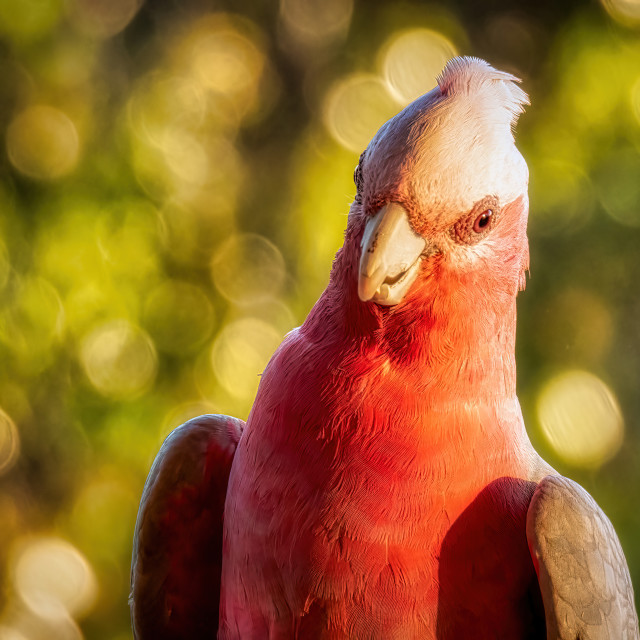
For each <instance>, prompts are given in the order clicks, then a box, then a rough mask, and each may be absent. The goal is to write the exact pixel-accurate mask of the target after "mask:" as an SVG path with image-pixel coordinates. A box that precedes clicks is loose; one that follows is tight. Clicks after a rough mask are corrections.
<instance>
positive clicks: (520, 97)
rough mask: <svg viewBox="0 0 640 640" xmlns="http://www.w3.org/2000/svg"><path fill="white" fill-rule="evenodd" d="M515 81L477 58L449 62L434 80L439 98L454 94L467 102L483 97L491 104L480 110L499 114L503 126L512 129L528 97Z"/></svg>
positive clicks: (457, 59) (517, 79)
mask: <svg viewBox="0 0 640 640" xmlns="http://www.w3.org/2000/svg"><path fill="white" fill-rule="evenodd" d="M517 82H520V79H519V78H516V77H515V76H514V75H511V74H510V73H507V72H506V71H498V69H494V68H493V67H492V66H491V65H490V64H489V63H488V62H485V61H484V60H481V59H480V58H473V57H464V58H453V59H452V60H449V62H448V63H447V65H446V66H445V68H444V69H443V70H442V73H441V74H440V75H439V76H438V86H439V87H440V92H441V94H442V95H443V96H452V95H454V94H458V95H466V96H469V97H471V98H478V97H481V96H482V97H484V98H485V100H487V101H491V102H493V104H483V105H482V107H483V110H485V111H488V110H489V109H490V108H491V107H493V108H494V109H495V110H498V111H500V110H502V111H504V113H505V117H506V118H507V122H508V123H509V124H510V125H511V127H512V128H513V127H514V126H515V124H516V122H517V120H518V116H519V115H520V114H521V113H522V112H523V111H524V105H527V104H529V97H528V96H527V94H526V93H525V92H524V91H523V90H522V89H521V88H520V87H519V86H518V85H517V84H516V83H517Z"/></svg>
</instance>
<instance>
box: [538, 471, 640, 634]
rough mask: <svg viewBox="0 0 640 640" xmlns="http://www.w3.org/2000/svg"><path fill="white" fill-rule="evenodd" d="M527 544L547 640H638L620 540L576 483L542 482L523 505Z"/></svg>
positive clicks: (557, 478) (564, 480) (558, 479)
mask: <svg viewBox="0 0 640 640" xmlns="http://www.w3.org/2000/svg"><path fill="white" fill-rule="evenodd" d="M527 539H528V542H529V549H530V551H531V556H532V558H533V562H534V565H535V567H536V572H537V574H538V581H539V583H540V590H541V592H542V600H543V602H544V609H545V616H546V623H547V638H548V640H640V633H639V632H638V616H637V614H636V610H635V606H634V600H633V587H632V585H631V577H630V576H629V569H628V567H627V562H626V560H625V557H624V553H623V552H622V547H621V546H620V541H619V540H618V536H617V535H616V532H615V530H614V529H613V526H612V524H611V522H610V521H609V519H608V518H607V516H605V515H604V513H603V512H602V510H601V509H600V507H598V505H597V504H596V502H595V500H594V499H593V498H592V497H591V496H590V495H589V494H588V493H587V492H586V491H585V490H584V489H583V488H582V487H581V486H580V485H579V484H577V483H575V482H573V481H571V480H569V479H567V478H564V477H562V476H546V477H545V478H543V479H542V481H541V482H540V483H539V484H538V487H537V488H536V491H535V493H534V494H533V498H532V499H531V504H530V506H529V511H528V514H527Z"/></svg>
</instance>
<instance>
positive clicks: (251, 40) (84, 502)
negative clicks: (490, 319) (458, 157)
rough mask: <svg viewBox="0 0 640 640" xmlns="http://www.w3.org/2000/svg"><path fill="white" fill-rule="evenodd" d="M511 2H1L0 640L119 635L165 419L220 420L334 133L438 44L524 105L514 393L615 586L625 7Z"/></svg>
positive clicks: (628, 458)
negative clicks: (492, 76) (579, 488)
mask: <svg viewBox="0 0 640 640" xmlns="http://www.w3.org/2000/svg"><path fill="white" fill-rule="evenodd" d="M511 5H512V3H507V2H506V1H497V2H493V3H490V6H491V8H490V9H489V8H487V7H488V6H489V5H486V4H484V3H474V2H471V0H457V1H456V2H452V3H440V4H438V3H433V4H425V3H418V2H414V3H391V2H379V1H378V2H364V1H363V0H360V1H359V2H357V3H354V0H327V1H326V2H322V3H321V2H313V1H312V0H280V3H279V6H277V3H276V4H274V3H255V2H249V0H241V1H239V2H234V3H231V2H230V1H228V2H211V3H209V2H205V1H204V0H184V1H181V2H178V1H177V0H164V1H157V2H152V1H148V2H147V4H142V2H141V0H115V1H114V0H68V1H67V2H63V1H62V0H29V1H28V2H26V1H25V0H4V1H3V2H2V3H0V77H2V79H3V81H2V83H0V131H2V134H3V136H2V139H1V142H2V145H3V148H4V153H3V154H2V155H1V157H0V295H1V297H2V305H1V306H0V569H1V576H2V582H1V584H2V591H1V592H0V594H1V595H0V598H1V605H2V614H1V617H0V637H2V638H17V639H23V638H26V639H40V638H43V639H52V638H65V639H66V638H81V637H83V636H84V637H87V638H95V639H101V638H105V639H106V638H110V639H114V638H116V639H120V638H122V639H124V638H128V637H130V632H129V615H128V608H127V593H128V579H129V576H128V572H129V560H130V553H131V537H132V532H133V526H134V521H135V514H136V509H137V502H138V499H139V496H140V493H141V489H142V486H143V482H144V479H145V477H146V474H147V471H148V469H149V466H150V463H151V460H152V459H153V456H154V454H155V453H156V451H157V450H158V448H159V445H160V443H161V442H162V439H163V438H164V437H165V435H166V434H167V433H168V431H169V430H170V429H172V428H173V427H175V426H177V425H178V424H180V423H181V422H182V421H184V420H185V419H188V418H190V417H192V416H194V415H197V414H200V413H203V412H222V413H228V414H231V415H235V416H237V417H241V418H246V416H247V414H248V411H249V408H250V406H251V403H252V399H253V395H254V393H255V390H256V387H257V384H258V375H259V373H260V371H261V370H262V368H263V366H264V364H265V362H266V360H267V358H268V357H269V355H270V354H271V353H272V352H273V350H274V349H275V347H276V346H277V344H278V343H279V341H280V340H281V338H282V336H283V335H284V333H285V332H287V331H288V330H289V329H291V328H292V327H294V326H296V325H297V324H299V323H300V322H302V321H303V319H304V317H305V316H306V314H307V312H308V310H309V309H310V307H311V305H312V304H313V302H314V301H315V300H316V298H317V296H318V295H319V294H320V292H321V291H322V289H323V287H324V286H325V284H326V282H327V279H328V274H329V269H330V265H331V260H332V258H333V255H334V253H335V251H336V250H337V248H338V247H339V246H340V244H341V239H342V233H343V229H344V227H345V224H346V213H347V211H348V207H349V203H350V201H351V199H352V198H353V195H354V187H353V184H352V171H353V168H354V166H355V164H356V162H357V159H358V155H359V153H360V151H361V150H362V148H363V146H364V145H366V143H367V141H368V140H369V138H370V137H371V135H372V134H373V133H374V132H375V130H376V129H377V128H378V127H379V126H380V124H382V123H383V122H384V121H385V120H386V119H387V118H388V117H389V116H391V115H393V113H395V112H396V111H398V110H399V109H400V108H401V107H402V106H403V105H404V104H406V103H407V102H408V101H410V100H412V99H413V98H414V97H416V96H417V95H419V94H420V93H422V92H424V91H427V90H428V89H430V88H431V87H432V86H433V85H434V83H435V78H434V76H435V74H436V73H437V72H438V71H439V70H440V68H441V67H442V65H443V63H444V61H445V60H446V59H447V58H448V57H450V56H451V55H454V54H456V53H462V54H474V55H479V56H481V57H485V58H487V59H488V60H489V61H490V62H492V63H493V64H494V65H495V66H497V67H499V68H503V69H506V70H509V71H512V72H513V73H515V74H516V75H518V76H520V77H522V78H523V86H524V88H525V89H526V90H527V91H528V93H529V94H530V96H531V98H532V102H533V106H532V107H531V108H530V109H529V110H528V112H527V114H525V115H524V116H523V117H522V119H521V122H520V124H519V127H518V134H517V138H518V143H519V146H520V148H521V149H522V150H523V153H524V155H525V157H526V158H527V160H528V162H529V165H530V169H531V220H530V237H531V252H532V260H531V262H532V267H531V274H532V275H531V278H530V281H529V285H528V289H527V291H526V292H525V293H524V294H522V295H521V297H520V302H519V312H520V320H519V329H518V363H519V388H520V397H521V401H522V405H523V410H524V413H525V419H526V421H527V424H528V427H529V432H530V434H531V437H532V440H533V441H534V443H535V445H536V446H537V447H538V449H539V450H540V452H541V453H542V454H543V455H544V456H545V457H546V458H547V459H548V460H549V461H550V462H551V463H552V464H554V465H555V466H556V468H557V469H558V470H559V471H561V472H563V473H566V474H567V475H570V476H572V477H574V478H575V479H577V480H578V481H580V482H581V483H582V484H583V485H584V486H585V487H586V488H587V489H588V490H589V491H591V492H592V493H593V494H594V496H595V497H596V499H597V500H598V501H599V502H600V504H601V505H602V506H603V507H604V509H605V510H606V512H607V513H608V514H609V516H610V517H611V519H612V520H613V522H614V524H615V526H616V528H617V530H618V532H619V535H620V537H621V539H622V542H623V546H624V547H625V550H626V553H627V557H628V560H629V563H630V565H631V569H632V573H633V578H634V582H635V584H636V589H637V590H638V591H640V545H638V539H640V510H639V509H638V498H639V492H638V487H639V486H640V428H639V426H638V420H639V418H640V396H639V395H638V393H637V389H638V388H639V386H640V369H639V367H638V363H639V362H640V332H639V329H638V327H639V326H640V324H639V323H638V317H640V297H639V295H638V286H637V283H638V282H639V281H640V261H638V249H637V247H638V242H639V240H640V237H639V234H640V180H639V178H638V176H640V156H639V154H638V152H639V149H640V3H638V0H603V2H602V6H600V5H597V4H595V3H580V2H577V1H574V2H567V3H555V2H551V0H545V1H541V2H537V3H535V5H534V4H533V3H531V5H530V6H527V5H526V4H525V5H520V8H519V9H518V10H517V11H515V10H513V8H512V6H511ZM590 434H591V435H590Z"/></svg>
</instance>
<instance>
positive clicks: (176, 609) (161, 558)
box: [129, 415, 244, 640]
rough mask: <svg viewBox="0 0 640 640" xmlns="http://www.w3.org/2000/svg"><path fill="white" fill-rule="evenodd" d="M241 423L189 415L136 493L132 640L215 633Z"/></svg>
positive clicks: (192, 638)
mask: <svg viewBox="0 0 640 640" xmlns="http://www.w3.org/2000/svg"><path fill="white" fill-rule="evenodd" d="M243 428H244V422H242V420H237V419H236V418H230V417H228V416H222V415H204V416H200V417H198V418H194V419H193V420H189V421H188V422H186V423H185V424H183V425H181V426H180V427H178V428H177V429H175V430H174V431H172V432H171V434H170V435H169V436H168V437H167V439H166V440H165V441H164V443H163V445H162V447H161V449H160V451H159V453H158V455H157V456H156V459H155V460H154V463H153V466H152V467H151V471H150V472H149V476H148V477H147V481H146V483H145V486H144V490H143V492H142V499H141V500H140V508H139V510H138V518H137V521H136V529H135V534H134V540H133V558H132V563H131V596H130V598H129V603H130V606H131V621H132V626H133V634H134V637H135V638H136V639H137V640H147V639H153V640H183V639H184V640H187V639H189V640H198V639H200V638H212V637H215V636H216V633H217V629H218V609H219V603H220V579H221V577H220V576H221V568H222V535H223V514H224V502H225V498H226V493H227V484H228V481H229V473H230V471H231V465H232V462H233V456H234V454H235V450H236V445H237V444H238V441H239V439H240V435H241V433H242V430H243Z"/></svg>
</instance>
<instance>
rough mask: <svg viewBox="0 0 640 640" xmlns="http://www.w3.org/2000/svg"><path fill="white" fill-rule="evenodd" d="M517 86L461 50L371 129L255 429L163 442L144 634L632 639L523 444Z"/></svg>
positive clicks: (524, 255)
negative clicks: (344, 212) (335, 242)
mask: <svg viewBox="0 0 640 640" xmlns="http://www.w3.org/2000/svg"><path fill="white" fill-rule="evenodd" d="M516 82H517V79H516V78H515V77H513V76H512V75H510V74H508V73H504V72H501V71H497V70H496V69H494V68H493V67H491V66H490V65H489V64H487V63H486V62H484V61H482V60H479V59H476V58H456V59H454V60H452V61H450V62H449V63H448V64H447V66H446V67H445V69H444V70H443V72H442V74H441V75H440V77H439V78H438V86H437V87H436V88H435V89H433V90H432V91H430V92H429V93H427V94H426V95H424V96H422V97H420V98H418V99H417V100H415V102H413V103H412V104H410V105H409V106H407V107H406V108H405V109H404V110H403V111H401V112H400V113H399V114H398V115H397V116H395V117H394V118H392V119H391V120H389V121H388V122H387V123H386V124H384V125H383V126H382V128H381V129H380V130H379V131H378V133H377V134H376V135H375V137H374V138H373V140H372V141H371V143H370V144H369V146H368V147H367V149H366V151H365V152H364V153H363V154H362V156H361V158H360V162H359V164H358V167H357V169H356V172H355V182H356V187H357V195H356V197H355V200H354V202H353V204H352V205H351V209H350V212H349V218H348V224H347V230H346V234H345V240H344V246H343V247H342V249H341V250H340V251H339V252H338V254H337V256H336V259H335V261H334V264H333V269H332V272H331V279H330V282H329V285H328V286H327V288H326V290H325V291H324V293H323V294H322V296H321V297H320V299H319V300H318V302H317V303H316V305H315V306H314V308H313V309H312V310H311V312H310V314H309V316H308V318H307V319H306V321H305V322H304V324H303V325H302V326H301V327H299V328H298V329H294V330H293V331H291V332H290V333H289V334H288V335H287V336H286V337H285V339H284V341H283V343H282V344H281V346H280V347H279V348H278V350H277V351H276V353H275V354H274V355H273V357H272V358H271V361H270V362H269V364H268V366H267V368H266V369H265V371H264V373H263V375H262V379H261V382H260V387H259V389H258V393H257V396H256V399H255V403H254V405H253V408H252V410H251V414H250V416H249V418H248V420H247V423H246V425H245V424H244V423H243V422H242V421H240V420H237V419H234V418H229V417H227V416H221V415H208V416H201V417H199V418H195V419H193V420H191V421H189V422H187V423H186V424H184V425H182V426H180V427H178V428H177V429H176V430H175V431H174V432H173V433H172V434H171V435H170V436H169V437H168V438H167V440H166V441H165V443H164V444H163V446H162V448H161V450H160V453H159V454H158V456H157V458H156V460H155V462H154V464H153V467H152V469H151V472H150V474H149V477H148V479H147V483H146V485H145V488H144V493H143V496H142V502H141V505H140V511H139V514H138V521H137V524H136V532H135V541H134V546H135V548H134V557H133V567H132V599H131V602H132V617H133V626H134V631H135V635H136V637H137V638H139V639H144V640H146V639H150V640H151V639H153V640H164V639H169V638H171V639H177V638H181V639H189V640H193V639H199V638H214V637H216V634H217V637H218V638H220V639H224V640H230V639H242V640H249V639H257V640H262V639H266V638H272V639H274V638H277V639H289V638H300V639H302V640H306V639H309V640H313V639H317V638H322V639H331V640H339V639H340V640H341V639H356V640H365V639H370V638H376V639H382V640H393V639H403V640H404V639H407V640H410V639H414V638H415V639H417V638H421V639H435V638H438V639H449V640H459V639H475V640H478V639H491V640H495V639H524V638H545V637H546V638H554V639H555V638H562V639H567V640H568V639H571V640H576V639H578V638H580V639H581V640H587V639H595V638H598V639H601V638H602V639H604V638H607V639H610V640H614V639H615V640H623V639H627V640H631V639H634V640H637V639H638V638H639V637H640V635H639V633H638V622H637V615H636V612H635V608H634V602H633V590H632V586H631V580H630V577H629V570H628V568H627V564H626V561H625V559H624V555H623V552H622V549H621V547H620V543H619V541H618V538H617V537H616V534H615V532H614V530H613V527H612V526H611V523H610V522H609V520H608V519H607V518H606V516H605V515H604V514H603V512H602V511H601V510H600V509H599V507H598V506H597V505H596V503H595V502H594V501H593V499H592V498H591V497H590V496H589V494H588V493H587V492H586V491H585V490H584V489H582V488H581V487H580V486H579V485H577V484H576V483H574V482H572V481H571V480H568V479H567V478H564V477H562V476H560V475H558V474H557V473H556V472H555V471H554V470H553V469H552V468H551V467H550V466H549V465H548V464H547V463H546V462H544V460H542V459H541V458H540V456H539V455H538V454H537V453H536V452H535V451H534V449H533V447H532V445H531V443H530V441H529V438H528V437H527V433H526V431H525V427H524V423H523V419H522V415H521V411H520V406H519V403H518V399H517V397H516V369H515V358H514V341H515V332H516V294H517V292H518V290H520V289H522V288H523V287H524V284H525V274H526V271H527V268H528V260H529V259H528V245H527V237H526V226H527V213H528V200H527V182H528V170H527V165H526V163H525V161H524V159H523V158H522V156H521V155H520V153H519V152H518V150H517V149H516V147H515V144H514V139H513V135H512V129H513V127H514V124H515V122H516V120H517V118H518V115H519V114H520V113H521V111H522V109H523V105H525V104H527V96H526V95H525V93H524V92H523V91H522V90H521V89H520V88H519V87H518V86H517V84H516Z"/></svg>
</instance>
